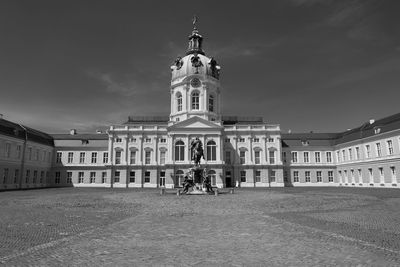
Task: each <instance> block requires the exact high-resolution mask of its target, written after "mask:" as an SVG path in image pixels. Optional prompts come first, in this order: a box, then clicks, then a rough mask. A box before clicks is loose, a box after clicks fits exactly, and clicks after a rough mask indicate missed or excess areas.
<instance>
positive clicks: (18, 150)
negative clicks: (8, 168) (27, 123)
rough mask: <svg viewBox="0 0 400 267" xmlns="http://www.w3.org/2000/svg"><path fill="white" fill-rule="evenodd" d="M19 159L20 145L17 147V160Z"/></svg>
mask: <svg viewBox="0 0 400 267" xmlns="http://www.w3.org/2000/svg"><path fill="white" fill-rule="evenodd" d="M19 158H21V145H17V159H19Z"/></svg>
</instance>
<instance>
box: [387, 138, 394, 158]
mask: <svg viewBox="0 0 400 267" xmlns="http://www.w3.org/2000/svg"><path fill="white" fill-rule="evenodd" d="M386 143H387V147H388V154H389V155H393V142H392V140H387V141H386Z"/></svg>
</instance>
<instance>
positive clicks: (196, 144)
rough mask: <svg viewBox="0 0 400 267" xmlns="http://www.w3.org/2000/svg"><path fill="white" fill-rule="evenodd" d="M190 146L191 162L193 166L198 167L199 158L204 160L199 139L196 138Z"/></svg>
mask: <svg viewBox="0 0 400 267" xmlns="http://www.w3.org/2000/svg"><path fill="white" fill-rule="evenodd" d="M190 146H191V151H192V160H193V161H194V164H195V165H196V166H199V165H200V160H201V158H203V159H204V153H203V144H202V143H201V141H200V139H199V138H196V139H195V140H193V141H192V143H191V144H190Z"/></svg>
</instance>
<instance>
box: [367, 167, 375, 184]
mask: <svg viewBox="0 0 400 267" xmlns="http://www.w3.org/2000/svg"><path fill="white" fill-rule="evenodd" d="M368 174H369V183H370V184H373V183H374V174H373V172H372V168H369V169H368Z"/></svg>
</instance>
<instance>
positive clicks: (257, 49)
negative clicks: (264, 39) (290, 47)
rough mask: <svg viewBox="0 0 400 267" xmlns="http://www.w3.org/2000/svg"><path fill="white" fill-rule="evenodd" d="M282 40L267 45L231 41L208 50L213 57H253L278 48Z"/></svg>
mask: <svg viewBox="0 0 400 267" xmlns="http://www.w3.org/2000/svg"><path fill="white" fill-rule="evenodd" d="M282 41H283V38H281V39H279V40H275V41H272V42H269V43H244V42H242V41H238V40H236V41H233V42H232V43H230V44H229V45H226V46H223V47H219V48H217V49H210V51H211V53H210V54H212V55H213V56H218V57H221V58H231V57H238V56H239V57H253V56H257V55H259V54H262V53H264V52H266V51H267V50H268V49H270V48H273V47H276V46H278V45H279V44H280V43H281V42H282Z"/></svg>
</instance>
